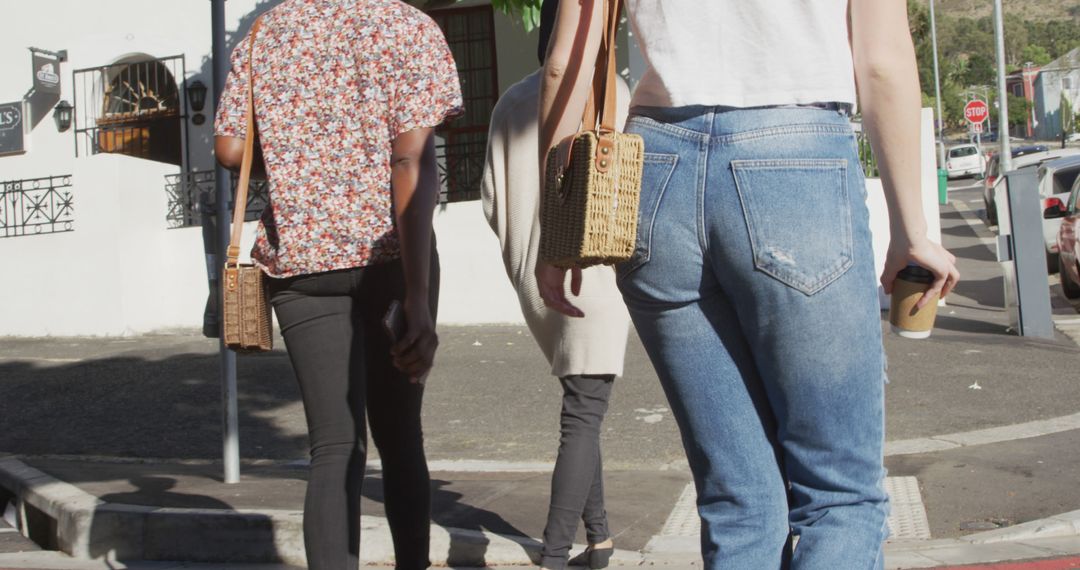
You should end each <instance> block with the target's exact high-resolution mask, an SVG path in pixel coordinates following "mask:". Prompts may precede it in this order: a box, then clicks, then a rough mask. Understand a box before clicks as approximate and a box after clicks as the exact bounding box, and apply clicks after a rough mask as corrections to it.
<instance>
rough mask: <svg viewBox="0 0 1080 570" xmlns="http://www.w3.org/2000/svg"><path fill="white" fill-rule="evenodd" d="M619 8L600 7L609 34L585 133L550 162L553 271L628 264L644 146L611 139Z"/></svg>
mask: <svg viewBox="0 0 1080 570" xmlns="http://www.w3.org/2000/svg"><path fill="white" fill-rule="evenodd" d="M621 5H622V0H605V17H606V23H607V26H606V30H605V34H604V38H603V42H602V44H601V47H600V53H599V54H598V55H597V60H596V70H595V71H594V73H593V82H592V89H591V90H590V92H589V101H588V103H587V104H586V106H585V114H584V116H583V117H582V123H581V129H582V130H581V131H580V132H578V133H577V134H575V135H572V136H570V137H567V138H566V139H564V140H563V141H561V142H560V143H559V144H558V146H555V147H553V148H552V149H551V150H550V151H548V155H547V164H546V172H545V181H546V182H545V184H544V191H543V194H542V196H541V205H540V259H541V260H542V261H544V262H546V263H549V264H551V265H554V266H556V267H563V268H571V267H589V266H591V265H599V264H608V265H610V264H614V263H618V262H620V261H626V260H627V259H629V258H630V255H631V254H632V253H633V252H634V245H635V242H636V240H637V222H638V199H639V197H640V194H641V169H642V166H643V165H644V154H645V144H644V141H642V139H641V137H640V136H638V135H628V134H623V133H619V132H616V131H615V109H616V105H615V90H616V86H615V32H616V30H617V29H618V27H619V13H620V8H621ZM597 102H600V106H599V108H598V107H597ZM598 119H599V123H598Z"/></svg>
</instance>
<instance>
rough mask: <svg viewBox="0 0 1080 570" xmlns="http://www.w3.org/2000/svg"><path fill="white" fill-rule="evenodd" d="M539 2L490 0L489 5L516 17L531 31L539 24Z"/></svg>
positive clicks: (529, 0) (526, 29)
mask: <svg viewBox="0 0 1080 570" xmlns="http://www.w3.org/2000/svg"><path fill="white" fill-rule="evenodd" d="M456 1H458V2H460V1H461V0H456ZM541 2H542V0H491V5H492V6H493V7H494V8H495V9H496V10H501V11H503V12H505V13H506V14H507V15H508V16H510V17H512V18H516V19H517V20H518V21H519V22H521V24H522V25H523V26H524V27H525V31H526V32H531V31H532V30H533V29H534V28H537V27H539V26H540V3H541Z"/></svg>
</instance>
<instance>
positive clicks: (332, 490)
mask: <svg viewBox="0 0 1080 570" xmlns="http://www.w3.org/2000/svg"><path fill="white" fill-rule="evenodd" d="M431 291H432V315H433V316H434V313H435V304H436V302H435V300H436V299H437V298H438V259H437V257H435V256H434V254H433V258H432V270H431ZM404 293H405V281H404V275H403V274H402V269H401V263H400V261H394V262H389V263H383V264H379V265H372V266H368V267H361V268H356V269H347V270H342V271H331V272H326V273H316V274H312V275H303V276H299V277H292V278H287V279H271V280H270V295H271V297H270V299H271V302H272V303H273V305H274V311H275V312H276V313H277V318H278V323H279V324H280V325H281V334H282V336H283V337H284V338H285V346H286V348H287V349H288V351H289V358H290V359H291V360H292V365H293V370H294V371H295V372H296V377H297V380H299V383H300V392H301V394H302V396H303V400H304V413H305V415H306V416H307V424H308V435H309V439H310V443H311V474H310V477H309V480H308V487H307V497H306V500H305V501H304V547H305V550H306V551H307V559H308V567H309V568H311V570H356V569H357V568H358V567H359V555H360V497H361V495H360V491H361V485H362V484H363V480H364V468H365V464H366V461H367V432H366V429H365V413H364V412H365V408H366V410H367V422H368V423H370V425H371V437H372V440H373V441H374V442H375V447H376V448H378V450H379V456H380V457H381V459H382V469H383V490H384V493H383V494H384V497H385V508H386V518H387V521H388V522H389V525H390V532H391V534H392V535H393V539H394V554H395V560H396V561H397V564H396V566H397V568H407V569H416V568H427V567H428V566H429V565H430V562H429V560H428V547H429V542H430V529H431V523H430V519H431V490H430V477H429V475H428V468H427V460H426V458H425V457H424V436H423V431H422V429H421V426H420V407H421V403H422V400H423V395H424V387H423V386H422V385H419V384H410V383H409V379H408V377H407V376H406V375H405V374H402V373H401V372H400V371H399V370H398V369H397V368H394V365H393V363H392V361H391V357H390V341H389V339H388V338H387V336H386V334H385V332H384V331H383V328H382V323H381V321H382V317H383V315H384V314H385V313H386V309H387V307H388V306H389V304H390V302H391V300H393V299H398V300H401V299H402V298H403V296H404Z"/></svg>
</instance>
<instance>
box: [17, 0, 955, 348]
mask: <svg viewBox="0 0 1080 570" xmlns="http://www.w3.org/2000/svg"><path fill="white" fill-rule="evenodd" d="M112 1H113V2H115V4H116V6H115V8H116V9H114V10H111V12H110V17H109V18H101V17H100V6H98V5H97V3H96V2H86V1H85V0H39V1H37V2H34V3H32V4H24V5H20V7H18V8H16V9H15V15H16V16H17V17H18V18H19V21H20V25H18V26H11V27H9V28H8V30H7V32H6V33H5V34H4V35H2V36H0V77H2V78H3V81H0V102H6V101H16V100H19V99H21V98H22V97H23V95H24V94H25V93H26V91H27V90H28V89H29V88H30V86H31V77H32V76H31V64H30V53H29V52H28V50H27V47H29V46H35V47H39V48H43V49H49V50H61V49H66V50H68V53H69V61H68V62H67V63H65V64H63V66H62V68H61V70H60V74H61V77H62V98H63V99H67V100H68V101H71V102H76V101H77V100H76V99H75V97H74V96H73V93H72V79H71V78H72V71H73V70H75V69H81V68H88V67H97V66H101V65H107V64H110V63H113V62H116V61H118V60H120V59H123V58H124V57H126V56H128V55H130V54H133V53H140V54H147V55H150V56H154V57H164V56H171V55H177V54H183V55H185V57H186V59H187V68H188V76H189V77H193V76H197V77H199V78H200V79H201V80H202V81H203V82H204V83H205V84H207V86H208V87H210V89H211V92H212V89H213V82H212V78H211V77H210V70H209V66H208V63H207V62H208V59H207V58H208V56H209V53H210V3H209V2H202V3H194V4H193V3H187V2H161V3H160V5H159V4H155V7H154V10H155V13H154V17H153V18H147V17H146V12H145V2H143V1H141V0H112ZM276 3H277V2H276V1H265V0H230V1H229V2H228V3H227V4H226V8H227V28H228V30H229V32H230V34H231V36H230V37H231V38H232V41H235V39H236V37H238V34H240V35H242V34H243V33H244V32H245V31H246V29H247V26H249V25H250V21H251V20H252V17H251V16H252V14H253V10H255V9H256V8H257V9H258V10H259V11H262V10H265V9H267V8H269V7H271V6H273V5H275V4H276ZM125 5H126V6H129V7H131V9H123V6H125ZM57 14H63V15H64V17H62V18H57V17H55V16H56V15H57ZM495 18H496V33H497V45H498V50H499V54H498V65H499V75H500V77H499V79H500V81H499V83H500V88H501V89H505V88H506V87H507V86H509V85H510V84H512V83H513V82H515V81H517V80H518V79H519V78H520V77H523V76H525V75H527V74H528V73H530V72H532V71H533V70H534V69H535V67H536V62H535V42H536V39H535V35H536V34H535V32H534V33H533V34H530V35H527V36H526V35H523V32H522V30H521V29H520V28H519V27H518V26H517V24H515V23H513V22H511V21H510V20H509V19H507V18H505V17H503V16H501V15H496V17H495ZM88 23H92V25H88ZM623 41H625V40H623ZM623 51H624V55H623V56H621V57H620V59H621V60H622V61H621V63H620V67H629V68H631V69H634V70H638V71H639V70H640V67H641V63H642V62H641V61H640V60H635V59H633V58H630V57H628V56H627V55H625V52H626V51H628V50H623ZM176 79H177V80H178V82H181V81H182V80H183V78H181V77H177V78H176ZM930 116H931V115H930V113H929V110H926V111H925V112H924V131H923V139H924V140H923V145H924V152H923V162H924V171H923V190H924V198H925V200H926V204H927V213H928V216H927V217H928V220H929V221H930V224H931V233H932V235H933V236H935V239H940V229H939V228H940V225H939V224H938V216H937V205H936V192H937V191H936V178H934V166H933V164H934V153H933V144H932V130H931V128H930V127H929V125H930ZM188 126H189V128H190V142H191V147H190V153H191V156H192V164H193V166H194V167H195V168H197V169H207V168H209V167H210V165H211V160H212V159H211V156H210V153H209V141H210V138H211V134H212V131H211V126H210V122H209V121H208V122H207V124H206V125H203V126H202V127H196V126H194V125H190V124H189V125H188ZM27 143H28V144H27V146H28V152H27V153H25V154H22V155H16V156H7V157H0V180H17V179H24V178H40V177H45V176H57V175H69V174H70V175H71V176H72V188H71V191H72V193H73V196H74V211H75V214H74V229H75V230H74V231H73V232H68V233H61V234H53V235H36V236H22V237H12V238H6V239H0V259H3V260H4V264H3V269H0V273H2V274H0V299H4V302H3V305H2V308H0V336H3V335H21V336H32V335H124V334H137V333H143V332H148V331H153V330H159V329H168V328H174V327H195V328H198V327H200V326H201V325H202V316H203V309H204V305H205V302H206V296H207V285H206V259H205V257H204V255H203V250H204V248H203V242H202V234H201V230H200V229H199V228H188V229H166V222H165V215H166V211H167V197H166V194H165V179H164V177H165V176H166V175H169V174H176V173H179V172H180V167H178V166H173V165H167V164H160V163H155V162H150V161H145V160H139V159H134V158H130V157H126V156H119V155H108V154H103V155H97V156H82V157H80V158H78V159H76V158H75V152H74V146H75V145H74V134H73V133H72V132H71V131H69V132H66V133H58V132H57V130H56V127H55V125H54V124H53V121H52V119H51V117H47V118H46V119H45V120H44V121H42V122H41V124H40V125H38V127H37V128H36V129H34V130H33V131H32V132H31V133H29V134H28V135H27ZM874 184H875V183H874V181H871V182H870V200H871V212H872V215H873V216H875V222H874V229H875V232H874V233H875V244H876V247H877V248H878V250H879V251H883V248H884V245H882V244H886V243H887V238H884V237H883V236H885V235H886V233H887V227H888V224H887V219H886V218H885V217H884V212H885V210H884V201H883V199H881V193H880V191H875V190H874V188H875V186H874ZM875 200H877V201H878V202H875ZM881 228H885V232H883V231H882V229H881ZM435 231H436V233H437V235H438V239H439V250H440V252H441V256H442V268H443V272H442V296H441V302H440V321H441V322H442V323H447V324H468V323H491V322H510V323H520V322H521V321H522V318H521V313H520V309H519V307H518V304H517V300H516V296H515V295H514V293H513V291H512V290H511V288H510V286H509V284H508V280H507V278H506V275H505V272H504V270H503V268H502V264H501V257H500V255H499V250H498V244H497V241H496V239H495V237H494V234H493V233H492V232H491V231H490V229H489V228H488V226H487V224H486V222H485V221H484V219H483V215H482V213H481V209H480V203H479V202H478V201H472V202H463V203H455V204H448V205H445V206H442V207H440V208H439V210H438V211H437V212H436V216H435ZM245 233H246V237H245V243H247V244H250V243H251V233H252V224H248V225H247V227H246V232H245ZM882 240H884V241H882Z"/></svg>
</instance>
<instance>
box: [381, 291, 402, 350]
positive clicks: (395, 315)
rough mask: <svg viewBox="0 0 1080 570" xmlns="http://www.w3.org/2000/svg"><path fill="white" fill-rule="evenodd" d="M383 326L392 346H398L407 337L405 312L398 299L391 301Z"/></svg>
mask: <svg viewBox="0 0 1080 570" xmlns="http://www.w3.org/2000/svg"><path fill="white" fill-rule="evenodd" d="M382 325H383V330H385V331H386V336H387V337H389V339H390V344H391V345H394V344H397V343H398V341H400V340H401V339H402V338H404V337H405V311H404V310H403V309H402V308H401V302H400V301H398V300H397V299H394V300H393V301H390V306H389V307H387V309H386V314H385V315H384V316H383V320H382Z"/></svg>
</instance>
